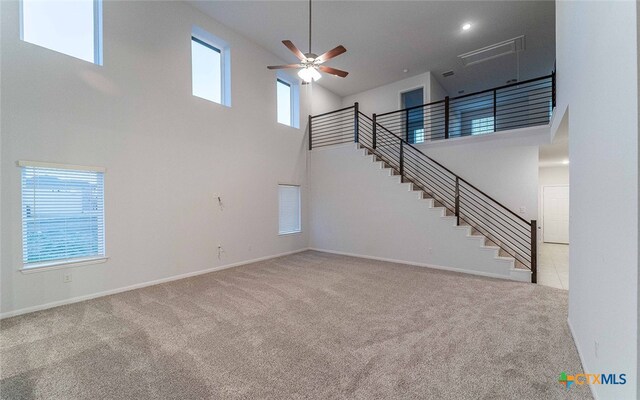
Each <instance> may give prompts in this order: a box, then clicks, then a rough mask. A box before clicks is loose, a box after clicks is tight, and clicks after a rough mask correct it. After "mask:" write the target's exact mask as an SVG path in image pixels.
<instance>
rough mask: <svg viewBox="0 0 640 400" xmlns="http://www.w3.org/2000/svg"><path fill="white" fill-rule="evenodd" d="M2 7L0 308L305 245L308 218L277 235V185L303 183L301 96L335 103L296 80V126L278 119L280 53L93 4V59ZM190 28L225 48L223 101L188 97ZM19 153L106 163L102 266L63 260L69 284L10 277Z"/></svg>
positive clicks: (165, 9)
mask: <svg viewBox="0 0 640 400" xmlns="http://www.w3.org/2000/svg"><path fill="white" fill-rule="evenodd" d="M1 3H2V4H1V7H2V16H1V17H2V27H1V29H2V32H1V33H2V42H1V46H2V47H1V50H2V51H1V53H2V60H1V62H2V64H1V69H2V75H1V79H2V80H1V85H2V104H1V106H2V108H1V112H2V125H1V130H2V165H1V166H2V176H1V179H2V189H3V190H2V210H1V211H2V224H1V225H2V227H1V240H2V259H1V262H2V270H1V277H2V286H1V290H2V295H1V302H2V308H1V310H2V312H3V313H4V314H5V315H6V314H7V313H9V312H13V311H16V310H24V309H28V308H30V307H38V306H41V305H44V304H48V303H52V302H59V301H65V300H66V299H70V298H74V297H78V296H90V295H93V294H96V293H100V292H104V291H109V290H115V289H118V288H123V287H127V286H130V285H136V284H141V283H144V282H149V281H153V280H157V279H162V278H167V277H171V276H176V275H180V274H185V273H192V272H196V271H200V270H205V269H208V268H213V267H220V266H224V265H229V264H232V263H238V262H242V261H246V260H251V259H256V258H260V257H265V256H272V255H276V254H280V253H284V252H290V251H295V250H299V249H304V248H306V247H307V245H308V220H307V219H306V215H305V218H304V219H303V233H301V234H297V235H287V236H278V205H277V184H278V183H297V184H301V185H303V188H306V184H307V181H306V143H307V142H306V138H305V127H306V115H307V110H308V106H309V99H308V95H309V93H308V92H309V91H310V90H313V91H314V92H315V94H316V95H317V97H318V101H317V102H316V103H314V104H313V111H314V112H320V111H322V110H329V109H334V108H337V107H339V106H340V103H341V99H340V98H339V97H337V96H335V95H332V94H331V93H329V92H327V91H326V90H323V89H322V88H321V87H319V86H315V87H314V88H313V89H312V88H311V87H309V86H306V87H302V89H301V97H302V101H303V107H302V112H301V117H302V123H301V126H302V129H294V128H290V127H287V126H284V125H280V124H278V123H277V122H276V101H275V100H276V95H275V79H276V78H275V74H274V73H273V72H271V71H268V70H267V69H266V66H267V65H270V64H281V63H282V60H279V59H278V58H277V57H275V56H274V55H272V54H270V53H268V52H266V51H265V50H263V49H261V48H260V47H258V46H257V45H255V44H254V43H252V42H250V41H248V40H247V39H245V38H243V37H242V36H240V35H238V34H236V33H234V32H233V31H231V30H230V29H228V28H226V27H224V26H223V25H221V24H219V23H217V22H215V21H213V20H212V19H210V18H209V17H207V16H205V15H204V14H202V13H200V12H199V11H196V10H195V9H193V8H192V7H191V6H189V5H187V4H185V3H180V2H164V1H163V2H137V1H136V2H104V3H103V6H104V66H96V65H93V64H90V63H87V62H83V61H80V60H77V59H74V58H71V57H68V56H66V55H63V54H60V53H56V52H53V51H51V50H48V49H45V48H42V47H38V46H35V45H32V44H30V43H26V42H22V41H20V40H19V25H18V24H19V18H18V3H17V2H1ZM193 25H197V26H199V27H201V28H203V29H205V30H207V31H209V32H211V33H212V34H214V35H216V36H219V37H221V38H223V39H224V40H226V41H227V42H228V43H229V44H230V46H231V57H232V61H231V67H232V73H231V78H232V105H233V106H232V107H231V108H227V107H223V106H220V105H218V104H214V103H211V102H209V101H206V100H203V99H200V98H197V97H193V96H192V95H191V60H190V57H191V50H190V47H191V46H190V38H191V30H192V26H193ZM17 160H38V161H49V162H57V163H68V164H80V165H83V164H85V165H99V166H104V167H106V168H107V173H106V175H105V192H106V193H105V204H106V248H107V256H108V257H109V261H108V262H106V263H104V264H98V265H90V266H84V267H79V268H74V269H73V270H71V271H72V273H73V282H71V283H63V282H62V274H63V271H61V270H55V271H48V272H40V273H32V274H22V273H20V272H18V269H19V268H20V267H21V265H22V259H21V216H20V170H19V168H18V167H16V165H15V162H16V161H17ZM216 196H221V197H222V201H223V202H224V210H223V211H222V210H220V209H219V207H218V205H217V201H216V200H215V197H216ZM306 198H307V196H306V192H303V201H305V202H306ZM305 214H306V213H305ZM218 244H221V245H222V246H223V247H224V250H225V253H224V254H223V256H222V258H221V259H218V257H217V250H216V248H217V246H218Z"/></svg>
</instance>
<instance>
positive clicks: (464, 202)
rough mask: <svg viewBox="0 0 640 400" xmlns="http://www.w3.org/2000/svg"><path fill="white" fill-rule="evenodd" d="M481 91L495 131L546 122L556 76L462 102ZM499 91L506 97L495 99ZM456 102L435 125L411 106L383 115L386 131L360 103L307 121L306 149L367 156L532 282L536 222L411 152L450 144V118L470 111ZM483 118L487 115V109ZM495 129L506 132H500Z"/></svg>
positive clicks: (520, 277) (447, 106) (515, 274)
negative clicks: (350, 150)
mask: <svg viewBox="0 0 640 400" xmlns="http://www.w3.org/2000/svg"><path fill="white" fill-rule="evenodd" d="M486 93H491V95H492V96H493V101H492V104H493V109H492V114H493V116H494V117H493V130H492V132H495V131H498V130H504V129H514V128H517V127H524V126H532V125H540V124H547V123H548V122H549V118H550V110H551V109H552V104H553V99H555V76H554V75H550V76H548V77H543V78H540V79H537V80H531V81H527V82H522V83H520V84H518V85H508V86H504V87H500V88H495V89H490V90H489V91H483V92H480V93H479V94H471V95H467V96H464V98H469V99H470V101H476V100H477V99H478V98H480V97H482V96H485V95H486ZM500 93H503V94H502V96H503V97H502V98H501V99H500V100H499V101H498V98H499V96H501V95H500ZM505 99H506V100H505ZM454 100H458V103H457V104H458V105H457V106H456V107H457V110H456V108H454V109H452V108H450V100H449V99H448V98H447V99H445V100H444V101H443V102H442V103H443V106H444V110H445V112H446V114H445V116H444V117H442V118H440V119H438V118H433V113H432V112H431V111H428V112H427V111H421V113H420V116H419V117H418V118H417V119H416V117H415V115H416V113H415V110H416V109H417V108H415V107H414V108H412V109H409V110H399V111H397V112H393V113H387V114H385V116H389V115H392V114H393V115H396V116H394V117H393V119H392V118H389V117H387V118H386V119H383V121H387V122H388V123H389V126H390V127H391V128H387V127H386V126H384V125H383V124H382V123H381V122H379V120H377V119H378V118H377V117H376V115H374V116H373V118H369V117H368V116H367V115H365V114H363V113H361V112H360V111H359V109H358V103H355V104H354V105H353V106H350V107H345V108H342V109H339V110H335V111H332V112H329V113H325V114H320V115H316V116H310V117H309V125H308V126H309V150H312V149H314V148H318V147H325V146H334V145H338V144H344V143H356V146H357V147H358V148H359V149H360V151H361V152H362V155H363V156H367V157H371V160H372V161H373V162H374V163H378V164H379V165H380V167H381V168H383V169H384V170H386V171H388V173H389V176H392V177H395V178H396V179H398V183H400V184H406V185H408V189H409V191H412V192H414V193H416V194H417V197H418V199H420V200H421V201H426V202H427V204H428V206H429V208H431V209H434V210H435V211H436V212H439V213H440V214H441V215H440V216H441V218H444V219H447V220H450V221H451V224H452V226H453V227H454V229H458V230H461V231H462V232H464V234H465V235H466V237H467V238H468V239H470V240H473V241H475V242H476V243H477V245H478V246H479V248H481V249H483V250H487V251H490V252H492V253H493V257H494V258H495V260H497V261H499V262H500V263H502V264H505V265H506V268H508V270H509V271H508V276H509V277H510V278H511V279H514V280H521V281H522V280H526V281H529V280H530V281H531V282H533V283H536V267H537V254H536V253H537V249H536V240H537V239H536V232H537V223H536V221H535V220H532V221H526V220H525V219H523V218H522V217H520V216H519V215H518V214H516V213H515V212H513V211H512V210H510V209H509V208H507V207H505V206H504V205H503V204H501V203H500V202H498V201H497V200H495V199H494V198H492V197H491V196H489V195H487V194H486V193H484V192H483V191H482V190H480V189H478V188H477V187H475V186H474V185H472V184H471V183H469V182H468V181H466V180H465V179H464V178H462V177H460V176H458V175H456V174H455V173H453V172H452V171H450V170H449V169H448V168H446V167H445V166H443V165H441V164H440V163H438V162H437V161H435V160H433V159H432V158H430V157H429V156H427V155H426V154H424V153H423V152H422V151H420V150H419V149H418V148H416V147H415V146H414V143H416V142H421V141H424V140H425V139H427V140H441V139H448V138H450V137H452V136H451V135H452V132H454V130H455V129H456V128H455V127H456V126H458V127H459V126H462V125H463V124H461V123H460V121H461V118H458V119H457V120H455V121H454V118H452V117H451V115H456V114H457V115H458V116H459V110H460V107H462V108H465V107H467V108H469V106H468V105H466V104H465V103H464V102H462V101H461V100H459V99H454ZM483 102H484V100H483ZM440 103H441V102H436V103H432V104H427V105H424V106H420V108H421V109H422V110H430V109H431V107H432V106H433V105H434V104H436V105H437V104H440ZM472 112H473V111H472ZM482 113H484V114H482V115H485V114H486V113H487V111H486V110H484V111H482ZM427 115H428V117H427ZM478 115H480V114H478ZM481 118H482V117H481ZM418 120H419V121H418ZM391 121H395V122H393V123H392V122H391ZM399 121H400V122H399ZM417 121H418V122H417ZM456 124H457V125H456ZM499 125H500V126H502V127H503V129H499ZM414 128H415V129H414ZM418 129H420V130H421V131H418ZM425 132H428V136H427V135H425ZM437 132H440V134H438V133H437ZM456 132H458V134H457V136H464V135H465V134H463V133H462V132H463V131H462V130H460V129H457V130H456ZM468 134H473V133H471V132H470V133H468ZM502 275H503V276H504V275H505V273H504V272H503V273H502Z"/></svg>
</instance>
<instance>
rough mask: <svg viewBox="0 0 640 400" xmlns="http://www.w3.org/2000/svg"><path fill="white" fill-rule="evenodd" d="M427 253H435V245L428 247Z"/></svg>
mask: <svg viewBox="0 0 640 400" xmlns="http://www.w3.org/2000/svg"><path fill="white" fill-rule="evenodd" d="M427 254H429V255H431V254H433V247H429V248H428V249H427Z"/></svg>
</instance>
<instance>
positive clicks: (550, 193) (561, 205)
mask: <svg viewBox="0 0 640 400" xmlns="http://www.w3.org/2000/svg"><path fill="white" fill-rule="evenodd" d="M542 190H543V197H542V207H543V210H542V218H543V220H542V222H543V226H542V229H543V236H544V238H543V240H544V241H545V242H550V243H566V244H569V185H562V186H545V187H543V189H542Z"/></svg>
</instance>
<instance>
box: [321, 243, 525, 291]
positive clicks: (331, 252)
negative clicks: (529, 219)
mask: <svg viewBox="0 0 640 400" xmlns="http://www.w3.org/2000/svg"><path fill="white" fill-rule="evenodd" d="M309 250H313V251H320V252H322V253H330V254H338V255H341V256H350V257H358V258H365V259H368V260H376V261H386V262H392V263H396V264H406V265H413V266H415V267H424V268H431V269H439V270H443V271H450V272H460V273H463V274H470V275H478V276H484V277H487V278H497V279H504V280H508V281H511V282H520V283H527V282H522V281H518V280H514V279H511V277H510V276H505V275H499V274H492V273H491V272H482V271H473V270H469V269H463V268H455V267H445V266H442V265H434V264H426V263H419V262H415V261H406V260H397V259H394V258H384V257H375V256H369V255H364V254H355V253H347V252H343V251H335V250H326V249H318V248H314V247H310V248H309Z"/></svg>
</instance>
